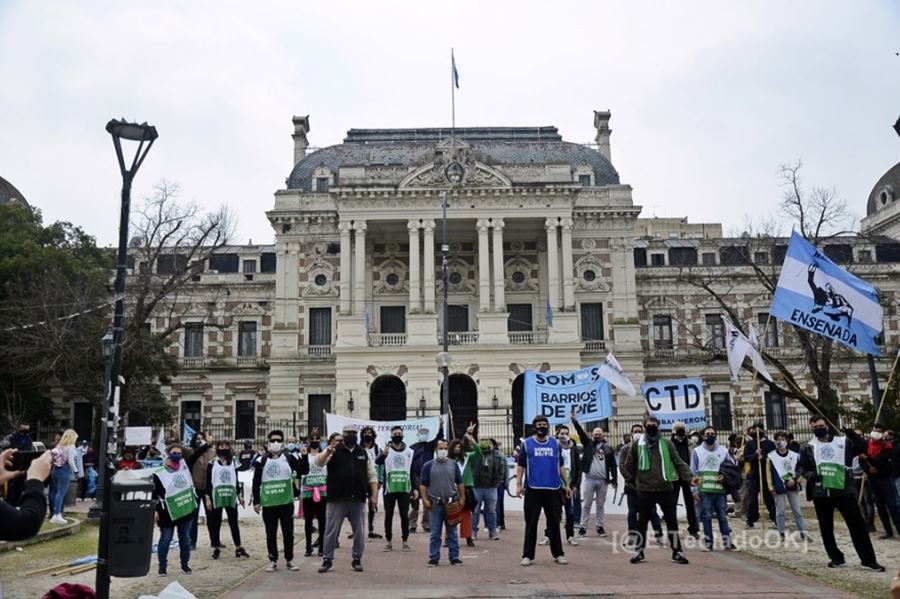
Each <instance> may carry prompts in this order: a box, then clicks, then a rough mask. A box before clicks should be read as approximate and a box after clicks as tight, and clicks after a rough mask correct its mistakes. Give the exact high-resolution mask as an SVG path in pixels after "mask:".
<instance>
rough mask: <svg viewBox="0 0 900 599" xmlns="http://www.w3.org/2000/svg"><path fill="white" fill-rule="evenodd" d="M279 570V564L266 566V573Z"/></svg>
mask: <svg viewBox="0 0 900 599" xmlns="http://www.w3.org/2000/svg"><path fill="white" fill-rule="evenodd" d="M277 569H278V562H269V565H268V566H266V572H274V571H275V570H277Z"/></svg>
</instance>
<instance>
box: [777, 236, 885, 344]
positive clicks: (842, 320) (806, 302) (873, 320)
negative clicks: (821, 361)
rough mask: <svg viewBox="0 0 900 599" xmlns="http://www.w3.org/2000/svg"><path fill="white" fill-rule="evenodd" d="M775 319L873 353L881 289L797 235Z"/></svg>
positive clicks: (786, 260) (780, 285) (880, 316)
mask: <svg viewBox="0 0 900 599" xmlns="http://www.w3.org/2000/svg"><path fill="white" fill-rule="evenodd" d="M770 312H771V314H772V316H774V317H776V318H780V319H782V320H784V321H786V322H789V323H791V324H793V325H796V326H798V327H800V328H803V329H806V330H808V331H812V332H814V333H818V334H819V335H822V336H824V337H828V338H830V339H833V340H835V341H837V342H839V343H842V344H844V345H846V346H847V347H850V348H851V349H856V350H859V351H862V352H866V353H869V354H874V355H879V354H880V353H881V352H880V350H879V349H878V345H877V344H876V343H875V338H876V337H877V336H878V335H879V334H880V333H881V330H882V328H883V318H884V310H883V309H882V307H881V304H880V303H879V302H878V293H877V292H876V291H875V288H874V287H872V286H871V285H869V284H868V283H866V282H865V281H863V280H862V279H860V278H859V277H857V276H855V275H852V274H850V273H849V272H847V271H846V270H844V269H843V268H841V267H840V266H838V265H837V264H835V263H834V262H832V261H831V260H830V259H828V257H827V256H825V255H824V254H822V253H821V252H819V251H818V250H817V249H816V248H815V246H813V245H812V244H811V243H809V242H808V241H807V240H806V239H804V238H803V237H801V236H800V235H798V234H797V232H796V231H795V232H794V233H793V234H791V241H790V244H789V245H788V250H787V255H786V256H785V258H784V264H783V265H782V267H781V276H780V277H779V278H778V286H777V287H776V289H775V296H774V297H773V298H772V309H771V311H770Z"/></svg>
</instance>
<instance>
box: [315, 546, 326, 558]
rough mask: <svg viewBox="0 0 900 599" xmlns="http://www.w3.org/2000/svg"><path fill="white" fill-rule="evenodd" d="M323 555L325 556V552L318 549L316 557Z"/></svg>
mask: <svg viewBox="0 0 900 599" xmlns="http://www.w3.org/2000/svg"><path fill="white" fill-rule="evenodd" d="M323 555H325V552H324V551H323V550H322V549H321V548H319V550H318V551H316V557H322V556H323Z"/></svg>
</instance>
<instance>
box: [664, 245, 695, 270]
mask: <svg viewBox="0 0 900 599" xmlns="http://www.w3.org/2000/svg"><path fill="white" fill-rule="evenodd" d="M669 265H670V266H697V249H696V248H669Z"/></svg>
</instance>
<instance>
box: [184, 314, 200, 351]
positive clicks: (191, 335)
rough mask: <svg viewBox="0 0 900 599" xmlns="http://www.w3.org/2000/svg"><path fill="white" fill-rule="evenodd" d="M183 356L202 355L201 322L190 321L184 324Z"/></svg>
mask: <svg viewBox="0 0 900 599" xmlns="http://www.w3.org/2000/svg"><path fill="white" fill-rule="evenodd" d="M184 357H185V358H202V357H203V323H202V322H192V323H189V324H186V325H184Z"/></svg>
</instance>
